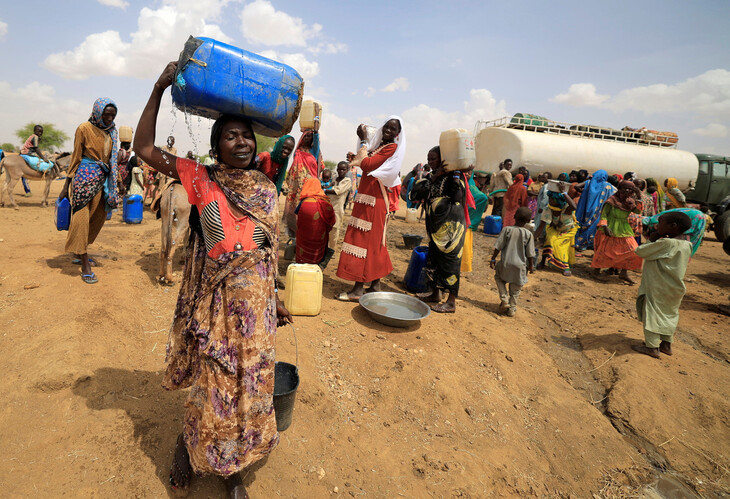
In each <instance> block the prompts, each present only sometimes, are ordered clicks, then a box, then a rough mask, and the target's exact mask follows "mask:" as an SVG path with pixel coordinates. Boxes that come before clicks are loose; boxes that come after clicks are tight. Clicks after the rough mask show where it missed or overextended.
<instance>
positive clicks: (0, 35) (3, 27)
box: [0, 21, 8, 40]
mask: <svg viewBox="0 0 730 499" xmlns="http://www.w3.org/2000/svg"><path fill="white" fill-rule="evenodd" d="M7 34H8V23H6V22H3V21H0V40H2V39H4V38H5V35H7Z"/></svg>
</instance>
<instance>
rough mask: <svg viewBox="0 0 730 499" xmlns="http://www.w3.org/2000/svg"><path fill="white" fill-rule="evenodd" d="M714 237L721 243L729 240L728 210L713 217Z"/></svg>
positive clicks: (729, 215)
mask: <svg viewBox="0 0 730 499" xmlns="http://www.w3.org/2000/svg"><path fill="white" fill-rule="evenodd" d="M715 237H716V238H717V240H718V241H720V242H721V243H724V242H725V241H727V240H728V239H730V210H726V211H725V213H723V214H722V215H718V216H717V217H715Z"/></svg>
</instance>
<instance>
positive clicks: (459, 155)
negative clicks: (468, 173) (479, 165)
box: [439, 128, 477, 171]
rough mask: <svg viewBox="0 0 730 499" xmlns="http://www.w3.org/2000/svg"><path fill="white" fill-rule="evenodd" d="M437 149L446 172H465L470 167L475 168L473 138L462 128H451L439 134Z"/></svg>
mask: <svg viewBox="0 0 730 499" xmlns="http://www.w3.org/2000/svg"><path fill="white" fill-rule="evenodd" d="M439 147H440V148H441V160H442V161H443V162H444V163H445V164H446V166H445V168H446V170H448V171H454V170H466V169H467V168H469V167H470V166H472V165H474V166H476V161H477V160H476V153H475V152H474V137H472V135H471V133H469V132H468V131H467V130H465V129H464V128H451V129H449V130H446V131H444V132H441V136H440V137H439Z"/></svg>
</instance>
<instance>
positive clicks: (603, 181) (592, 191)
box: [575, 170, 608, 225]
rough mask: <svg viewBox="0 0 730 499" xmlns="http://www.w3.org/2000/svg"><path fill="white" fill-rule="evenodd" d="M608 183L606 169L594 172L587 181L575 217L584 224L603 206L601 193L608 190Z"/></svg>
mask: <svg viewBox="0 0 730 499" xmlns="http://www.w3.org/2000/svg"><path fill="white" fill-rule="evenodd" d="M606 185H608V173H607V172H606V170H598V171H597V172H596V173H594V174H593V177H592V178H591V179H590V180H588V181H586V184H585V187H584V188H583V193H582V194H581V196H580V201H578V206H577V208H576V210H575V218H577V219H578V222H581V225H583V223H584V221H585V220H588V219H589V218H591V216H592V215H593V214H594V213H595V212H596V210H600V209H601V208H602V207H603V206H601V205H600V204H601V203H600V200H601V195H602V194H603V191H605V190H606Z"/></svg>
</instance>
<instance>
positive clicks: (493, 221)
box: [484, 215, 502, 235]
mask: <svg viewBox="0 0 730 499" xmlns="http://www.w3.org/2000/svg"><path fill="white" fill-rule="evenodd" d="M500 232H502V217H498V216H496V215H489V216H488V217H484V233H485V234H491V235H495V234H499V233H500Z"/></svg>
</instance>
